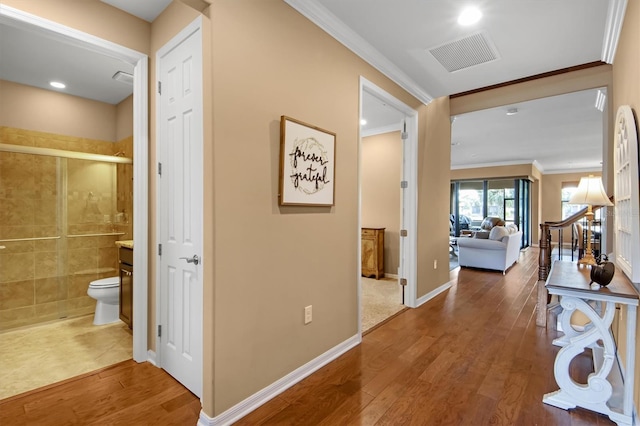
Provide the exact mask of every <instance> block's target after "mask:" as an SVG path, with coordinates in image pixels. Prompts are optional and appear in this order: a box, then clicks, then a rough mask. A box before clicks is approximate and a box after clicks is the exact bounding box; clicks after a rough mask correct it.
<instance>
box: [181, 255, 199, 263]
mask: <svg viewBox="0 0 640 426" xmlns="http://www.w3.org/2000/svg"><path fill="white" fill-rule="evenodd" d="M180 259H184V260H186V261H187V263H193V264H194V265H197V264H198V263H200V258H199V257H198V255H197V254H194V255H193V257H180Z"/></svg>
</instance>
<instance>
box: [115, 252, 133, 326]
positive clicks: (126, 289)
mask: <svg viewBox="0 0 640 426" xmlns="http://www.w3.org/2000/svg"><path fill="white" fill-rule="evenodd" d="M118 260H119V269H120V319H121V320H122V321H123V322H124V323H125V324H127V325H128V326H129V328H133V250H131V249H130V248H126V247H120V249H119V250H118Z"/></svg>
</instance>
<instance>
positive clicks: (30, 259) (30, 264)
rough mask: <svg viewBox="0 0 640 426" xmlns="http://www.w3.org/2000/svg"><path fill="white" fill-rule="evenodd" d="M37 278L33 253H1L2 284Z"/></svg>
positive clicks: (0, 280)
mask: <svg viewBox="0 0 640 426" xmlns="http://www.w3.org/2000/svg"><path fill="white" fill-rule="evenodd" d="M33 278H35V257H34V254H33V253H15V254H14V253H7V254H4V253H0V283H7V282H12V281H26V280H31V279H33Z"/></svg>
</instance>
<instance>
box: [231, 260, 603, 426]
mask: <svg viewBox="0 0 640 426" xmlns="http://www.w3.org/2000/svg"><path fill="white" fill-rule="evenodd" d="M537 262H538V251H537V250H536V249H529V250H528V251H526V252H525V253H523V254H522V255H521V257H520V263H519V264H517V265H515V266H514V267H513V268H511V270H509V271H508V272H507V274H506V275H504V276H503V275H502V274H501V273H499V272H489V271H480V270H473V269H462V270H460V272H459V273H458V272H456V271H454V272H452V276H453V277H455V276H456V275H457V278H458V282H457V284H454V285H453V287H452V288H451V289H450V290H449V291H447V292H445V293H443V294H441V295H439V296H437V297H436V298H434V299H433V300H431V301H429V302H428V303H426V304H425V305H423V306H421V307H420V308H418V309H409V310H407V311H405V312H403V313H401V314H399V315H397V316H396V317H394V318H393V319H391V320H390V321H388V322H386V323H385V324H383V325H382V326H380V327H378V328H376V329H374V330H373V331H371V332H370V333H368V334H367V335H366V336H364V338H363V342H362V344H361V345H360V346H358V347H356V348H354V349H352V350H351V351H349V352H348V353H346V354H344V355H343V356H341V357H340V358H338V359H337V360H336V361H334V362H332V363H331V364H329V365H327V366H325V367H324V368H322V369H320V370H319V371H317V372H316V373H314V374H313V375H311V376H309V377H307V378H306V379H305V380H303V381H302V382H300V383H298V384H297V385H295V386H293V387H292V388H290V389H288V390H286V391H285V392H283V393H282V394H280V395H279V396H277V397H276V398H275V399H273V400H271V401H270V402H268V403H267V404H265V405H263V406H262V407H260V408H258V409H257V410H255V411H254V412H252V413H250V414H248V415H247V416H246V417H244V418H243V419H241V420H240V421H238V422H237V423H236V424H237V425H260V424H265V425H474V426H475V425H549V426H552V425H553V426H555V425H611V424H613V423H612V422H611V421H610V420H609V419H608V418H606V417H604V416H601V415H599V414H595V413H592V412H589V411H586V410H582V409H576V410H572V411H565V410H561V409H558V408H555V407H551V406H547V405H545V404H543V403H542V395H543V394H544V393H547V392H551V391H554V390H556V389H557V387H556V383H555V380H554V378H553V361H554V359H555V355H556V353H557V351H558V348H556V347H554V346H552V345H551V341H552V340H553V339H554V338H555V337H556V335H557V332H556V331H555V330H554V329H553V328H552V327H553V326H552V325H551V326H550V328H549V329H541V328H538V327H536V325H535V315H534V314H535V304H536V289H535V284H536V280H537ZM591 368H592V366H591V362H590V360H589V358H588V357H587V356H586V355H585V356H582V357H580V358H577V359H576V360H574V363H573V364H572V370H573V371H572V375H573V377H574V379H575V380H577V381H581V382H583V383H584V382H585V379H586V376H587V374H588V373H589V372H590V369H591Z"/></svg>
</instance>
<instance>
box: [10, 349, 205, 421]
mask: <svg viewBox="0 0 640 426" xmlns="http://www.w3.org/2000/svg"><path fill="white" fill-rule="evenodd" d="M199 414H200V400H199V399H198V398H197V397H196V396H195V395H193V394H192V393H191V392H189V391H188V390H187V389H185V388H184V387H183V386H182V385H181V384H180V383H178V382H177V381H176V380H174V379H173V378H172V377H171V376H169V375H168V374H167V373H165V372H164V370H161V369H159V368H156V367H154V366H153V365H151V364H149V363H143V364H137V363H136V362H134V361H132V360H130V361H124V362H121V363H119V364H116V365H114V366H111V367H107V368H105V369H102V370H99V371H97V372H93V373H89V374H85V375H82V376H79V377H76V378H73V379H69V380H65V381H63V382H60V383H57V384H54V385H50V386H46V387H44V388H40V389H36V390H33V391H30V392H27V393H24V394H22V395H16V396H14V397H11V398H7V399H4V400H1V401H0V425H2V426H14V425H52V426H59V425H192V426H194V425H195V424H196V423H197V421H198V416H199Z"/></svg>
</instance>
